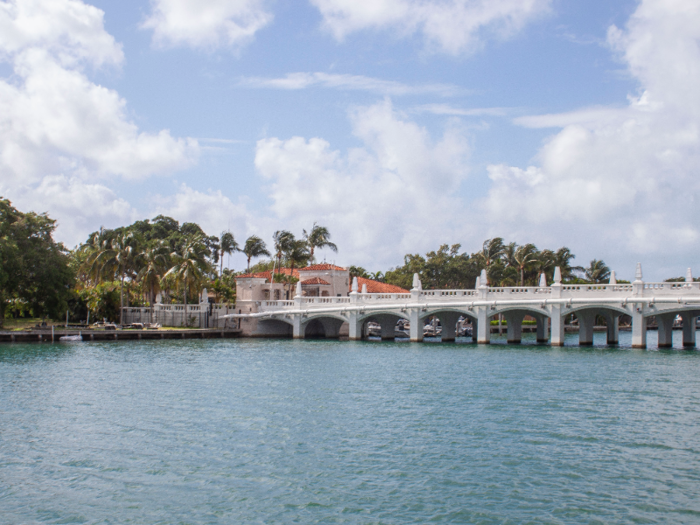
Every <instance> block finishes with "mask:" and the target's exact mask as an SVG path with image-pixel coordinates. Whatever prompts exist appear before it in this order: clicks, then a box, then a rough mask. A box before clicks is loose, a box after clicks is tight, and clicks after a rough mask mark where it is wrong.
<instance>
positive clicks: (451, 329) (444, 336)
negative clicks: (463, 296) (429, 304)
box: [437, 312, 459, 343]
mask: <svg viewBox="0 0 700 525" xmlns="http://www.w3.org/2000/svg"><path fill="white" fill-rule="evenodd" d="M437 317H438V319H440V324H441V325H442V333H441V336H440V340H441V341H442V342H443V343H449V342H453V341H454V340H455V338H456V337H457V320H458V319H459V314H457V313H453V312H443V313H441V314H439V315H438V316H437Z"/></svg>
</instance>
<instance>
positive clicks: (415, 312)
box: [409, 308, 423, 343]
mask: <svg viewBox="0 0 700 525" xmlns="http://www.w3.org/2000/svg"><path fill="white" fill-rule="evenodd" d="M409 317H410V320H409V322H410V325H411V326H410V330H409V335H410V337H411V342H412V343H420V342H421V341H423V323H422V319H421V318H420V308H412V309H411V311H410V313H409Z"/></svg>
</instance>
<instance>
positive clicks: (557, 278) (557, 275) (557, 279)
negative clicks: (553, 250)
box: [554, 266, 561, 284]
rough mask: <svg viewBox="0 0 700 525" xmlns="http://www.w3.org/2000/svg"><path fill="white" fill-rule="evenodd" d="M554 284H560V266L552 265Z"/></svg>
mask: <svg viewBox="0 0 700 525" xmlns="http://www.w3.org/2000/svg"><path fill="white" fill-rule="evenodd" d="M554 284H561V268H559V266H555V267H554Z"/></svg>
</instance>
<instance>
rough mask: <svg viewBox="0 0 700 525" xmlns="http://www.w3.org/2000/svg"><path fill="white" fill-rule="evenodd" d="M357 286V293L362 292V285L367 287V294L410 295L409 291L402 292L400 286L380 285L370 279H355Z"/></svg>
mask: <svg viewBox="0 0 700 525" xmlns="http://www.w3.org/2000/svg"><path fill="white" fill-rule="evenodd" d="M357 284H358V286H359V289H358V290H357V291H358V292H362V285H363V284H366V285H367V293H410V291H409V290H404V289H403V288H401V287H400V286H396V285H394V284H387V283H380V282H379V281H373V280H372V279H365V278H364V277H358V278H357ZM350 289H352V283H350Z"/></svg>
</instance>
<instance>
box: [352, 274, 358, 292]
mask: <svg viewBox="0 0 700 525" xmlns="http://www.w3.org/2000/svg"><path fill="white" fill-rule="evenodd" d="M357 288H358V286H357V277H353V278H352V289H351V291H353V292H355V293H357Z"/></svg>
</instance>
